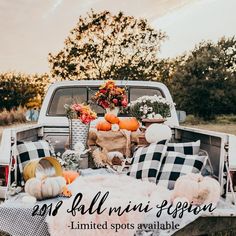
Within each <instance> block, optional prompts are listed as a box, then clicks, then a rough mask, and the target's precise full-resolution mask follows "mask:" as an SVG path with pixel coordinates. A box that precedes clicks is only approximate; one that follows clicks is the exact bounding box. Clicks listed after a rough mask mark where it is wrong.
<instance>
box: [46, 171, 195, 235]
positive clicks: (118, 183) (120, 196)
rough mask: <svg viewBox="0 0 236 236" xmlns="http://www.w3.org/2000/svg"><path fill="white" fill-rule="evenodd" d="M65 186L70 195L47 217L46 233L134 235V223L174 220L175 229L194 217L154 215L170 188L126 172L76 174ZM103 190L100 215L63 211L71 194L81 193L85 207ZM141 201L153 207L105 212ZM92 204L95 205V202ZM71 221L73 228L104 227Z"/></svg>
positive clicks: (158, 233) (69, 205)
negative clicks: (139, 178)
mask: <svg viewBox="0 0 236 236" xmlns="http://www.w3.org/2000/svg"><path fill="white" fill-rule="evenodd" d="M69 189H70V190H71V191H72V193H73V196H72V197H71V198H70V199H68V200H65V201H64V202H63V204H62V206H61V208H60V209H59V211H58V214H57V215H56V216H48V217H47V223H48V226H49V232H50V235H52V236H65V235H70V236H74V235H81V236H91V235H96V236H100V235H101V236H106V235H107V236H108V235H109V236H113V235H122V236H126V235H127V236H130V235H134V233H135V232H136V231H137V226H138V224H141V223H142V224H144V223H145V224H152V225H154V224H156V223H157V222H159V223H165V222H169V223H171V222H174V223H178V224H180V226H179V228H181V227H184V226H185V225H186V224H188V223H190V222H192V221H193V220H194V219H196V218H197V217H198V216H194V215H193V214H190V213H188V214H186V215H185V216H184V217H183V218H181V219H180V218H178V217H177V218H175V219H173V217H172V216H171V215H169V214H167V213H166V212H163V214H161V216H160V217H157V216H156V213H157V208H156V205H160V204H161V203H162V202H163V200H167V201H169V200H170V194H171V191H169V190H167V189H166V188H163V187H161V186H157V185H156V184H154V183H150V182H143V181H141V180H137V179H135V178H132V177H129V176H126V175H121V176H120V175H95V176H93V175H92V176H80V177H78V178H77V179H76V180H75V181H74V182H73V183H72V184H71V185H70V186H69ZM107 191H109V195H108V197H107V199H106V200H105V202H104V204H103V205H102V208H103V209H104V208H106V210H105V211H104V212H103V213H102V214H97V213H94V214H89V213H86V214H84V215H81V212H80V211H76V215H74V216H73V215H72V214H71V213H68V212H67V210H68V209H71V206H72V203H73V200H74V197H75V195H76V194H77V193H82V194H83V197H82V200H81V202H80V205H82V204H83V205H85V208H86V209H87V208H88V207H89V206H90V204H91V202H92V200H93V198H94V196H95V195H96V194H97V193H98V192H101V197H102V196H103V195H104V194H105V193H106V192H107ZM101 197H100V199H101ZM141 203H142V204H143V206H146V205H147V204H148V203H149V206H150V208H151V207H152V208H153V209H152V210H150V211H149V212H148V213H144V212H141V213H140V212H138V211H130V212H129V213H124V214H122V215H121V216H118V215H117V213H115V212H113V213H112V214H111V215H109V209H110V208H112V207H121V209H124V208H125V207H127V206H128V205H129V204H130V206H133V205H135V204H136V205H138V204H141ZM95 205H97V203H96V204H95ZM71 222H73V227H76V228H77V224H79V226H81V225H82V224H88V225H87V226H89V225H92V224H94V223H95V224H96V225H98V224H99V223H100V224H103V225H104V224H105V223H106V224H105V225H106V227H105V229H86V230H85V229H72V223H71ZM116 224H117V227H121V228H120V229H119V230H115V228H116ZM131 224H132V225H133V226H132V225H131ZM128 225H130V227H129V229H128V228H127V227H128ZM122 228H123V229H122ZM116 231H117V232H116ZM141 231H142V230H141ZM141 231H140V232H141ZM154 231H155V232H156V234H154V235H171V234H172V233H174V232H175V231H176V230H174V229H169V230H166V229H162V230H161V229H158V230H154ZM143 232H144V231H143Z"/></svg>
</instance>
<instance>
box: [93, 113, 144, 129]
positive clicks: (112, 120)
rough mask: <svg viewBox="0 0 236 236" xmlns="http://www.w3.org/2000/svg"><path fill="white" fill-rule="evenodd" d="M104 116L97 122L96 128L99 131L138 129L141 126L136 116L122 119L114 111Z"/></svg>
mask: <svg viewBox="0 0 236 236" xmlns="http://www.w3.org/2000/svg"><path fill="white" fill-rule="evenodd" d="M104 118H105V119H104V120H102V121H99V122H98V123H97V126H96V128H97V130H99V131H110V130H112V131H119V130H120V129H125V130H129V131H136V130H137V129H138V128H139V122H138V121H137V119H136V118H134V117H130V118H122V119H120V118H119V117H117V116H116V115H114V114H112V113H107V114H105V116H104Z"/></svg>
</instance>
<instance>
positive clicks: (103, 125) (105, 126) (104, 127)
mask: <svg viewBox="0 0 236 236" xmlns="http://www.w3.org/2000/svg"><path fill="white" fill-rule="evenodd" d="M96 128H97V130H98V131H109V130H111V124H110V123H109V122H107V121H106V120H104V121H99V122H98V123H97V125H96Z"/></svg>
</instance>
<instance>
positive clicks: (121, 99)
mask: <svg viewBox="0 0 236 236" xmlns="http://www.w3.org/2000/svg"><path fill="white" fill-rule="evenodd" d="M94 100H95V101H96V103H97V104H98V105H99V106H101V107H103V108H104V109H106V108H110V109H113V108H115V107H123V108H125V107H127V105H128V101H127V96H126V91H125V89H124V88H121V87H118V86H117V85H116V84H115V82H114V81H113V80H107V81H106V82H105V83H104V84H103V85H101V86H100V87H99V90H98V91H97V92H96V94H95V96H94Z"/></svg>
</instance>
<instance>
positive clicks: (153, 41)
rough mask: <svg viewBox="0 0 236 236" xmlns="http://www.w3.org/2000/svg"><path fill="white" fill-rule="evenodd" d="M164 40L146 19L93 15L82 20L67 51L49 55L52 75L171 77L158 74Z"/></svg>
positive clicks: (60, 77) (72, 77) (68, 77)
mask: <svg viewBox="0 0 236 236" xmlns="http://www.w3.org/2000/svg"><path fill="white" fill-rule="evenodd" d="M165 38H166V36H165V34H164V33H162V32H161V31H157V30H155V29H153V28H152V27H151V26H150V25H149V24H148V23H147V21H146V20H145V19H136V18H134V17H132V16H125V15H124V14H123V13H122V12H120V13H118V14H117V15H112V14H111V13H110V12H108V11H103V12H101V13H95V12H93V11H91V12H90V13H88V16H87V17H80V18H79V21H78V23H77V25H76V27H75V28H74V29H73V30H72V31H71V32H70V35H69V37H68V38H67V39H66V40H65V46H64V48H63V49H62V50H61V51H60V52H58V53H57V54H56V55H53V54H51V53H50V54H49V63H50V66H51V75H52V77H54V78H56V79H58V80H78V79H79V80H80V79H102V80H103V79H115V80H117V79H120V80H123V79H129V80H157V79H160V76H161V74H163V73H168V72H166V70H164V71H161V72H160V73H158V71H159V69H160V68H162V67H161V65H160V64H159V63H158V60H157V55H158V52H159V49H160V43H161V42H162V41H163V40H164V39H165ZM162 64H163V65H164V64H165V65H166V63H165V61H164V60H163V61H162ZM164 68H166V67H164Z"/></svg>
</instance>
